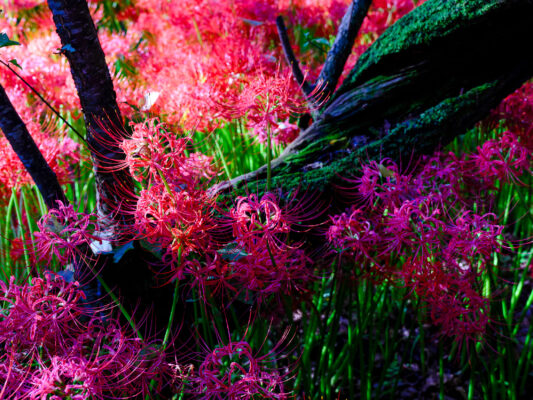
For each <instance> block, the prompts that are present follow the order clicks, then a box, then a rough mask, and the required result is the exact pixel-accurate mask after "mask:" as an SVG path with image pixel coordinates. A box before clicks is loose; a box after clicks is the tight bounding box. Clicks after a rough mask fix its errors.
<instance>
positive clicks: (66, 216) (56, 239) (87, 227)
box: [34, 201, 100, 264]
mask: <svg viewBox="0 0 533 400" xmlns="http://www.w3.org/2000/svg"><path fill="white" fill-rule="evenodd" d="M57 204H58V207H57V208H54V209H52V210H50V211H49V212H48V214H46V215H44V216H43V217H42V218H41V219H40V220H39V221H38V222H37V226H38V228H39V232H35V241H34V243H35V246H36V251H37V255H38V257H39V259H41V260H44V261H46V262H48V263H49V262H51V261H52V258H53V256H56V257H57V259H58V260H59V262H60V263H62V264H67V263H68V262H69V260H72V258H73V257H74V255H76V254H77V253H78V247H79V246H81V245H84V244H86V245H88V244H90V243H91V242H92V241H99V240H100V238H99V237H98V236H97V234H96V233H97V232H98V223H97V221H96V215H95V214H84V213H78V212H76V211H74V208H73V206H72V205H65V204H63V203H62V202H61V201H58V202H57Z"/></svg>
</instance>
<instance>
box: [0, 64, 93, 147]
mask: <svg viewBox="0 0 533 400" xmlns="http://www.w3.org/2000/svg"><path fill="white" fill-rule="evenodd" d="M0 64H2V65H3V66H4V67H6V68H7V69H8V70H10V71H11V72H12V73H13V74H14V75H15V76H16V77H17V78H19V79H20V80H21V81H22V83H24V84H25V85H26V86H27V87H28V88H29V89H30V90H31V91H32V92H33V93H35V95H36V96H37V97H38V98H39V99H41V101H42V102H43V103H44V104H45V105H46V106H47V107H48V108H49V109H50V110H51V111H52V112H53V113H54V114H55V115H57V117H58V118H59V119H60V120H61V121H63V122H64V123H65V125H67V126H68V127H69V128H70V129H72V131H73V132H74V133H75V134H76V136H78V137H79V138H80V139H81V140H83V141H84V142H86V140H85V138H84V137H83V135H82V134H81V133H79V132H78V130H77V129H76V128H74V127H73V126H72V125H71V124H70V123H69V122H68V121H67V120H66V119H65V118H63V116H62V115H61V114H60V113H59V111H57V110H56V109H55V108H54V107H53V106H52V105H51V104H50V103H49V102H48V101H47V100H46V99H45V98H44V97H43V96H42V95H41V93H39V92H38V91H37V89H35V88H34V87H33V86H32V85H30V84H29V82H28V81H27V80H26V79H24V78H23V77H22V76H21V75H20V74H19V73H18V72H17V71H15V70H14V69H13V68H12V67H11V65H9V64H8V63H6V62H5V61H4V60H0Z"/></svg>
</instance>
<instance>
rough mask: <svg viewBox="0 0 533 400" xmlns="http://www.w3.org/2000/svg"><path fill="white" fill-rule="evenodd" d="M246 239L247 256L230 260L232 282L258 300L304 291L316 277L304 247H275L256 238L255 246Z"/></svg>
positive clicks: (245, 249)
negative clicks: (251, 245)
mask: <svg viewBox="0 0 533 400" xmlns="http://www.w3.org/2000/svg"><path fill="white" fill-rule="evenodd" d="M250 244H251V242H247V244H246V246H245V247H244V251H245V252H246V253H245V254H246V255H245V256H243V257H240V258H238V259H237V260H235V261H233V262H231V263H230V264H231V266H232V268H231V278H232V279H231V281H233V282H235V286H237V287H239V288H243V289H244V290H245V291H246V292H247V294H250V293H252V294H254V295H255V296H256V299H257V301H258V302H262V301H263V300H265V299H267V298H268V297H269V296H272V295H281V294H285V295H289V294H291V293H292V294H294V292H301V291H304V290H305V288H306V286H307V283H308V282H310V281H311V280H313V279H314V278H315V277H314V275H313V273H312V271H311V268H310V266H311V265H312V260H311V259H310V258H309V257H308V256H307V255H306V254H305V252H304V251H303V250H302V249H298V248H291V247H288V246H283V247H273V246H270V245H269V244H268V242H267V241H266V240H263V239H257V240H256V241H255V242H254V245H253V247H249V246H250Z"/></svg>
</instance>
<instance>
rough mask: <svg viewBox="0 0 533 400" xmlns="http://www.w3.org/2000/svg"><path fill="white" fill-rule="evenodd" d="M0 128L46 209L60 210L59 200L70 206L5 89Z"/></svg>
mask: <svg viewBox="0 0 533 400" xmlns="http://www.w3.org/2000/svg"><path fill="white" fill-rule="evenodd" d="M0 128H1V129H2V132H4V135H5V136H6V138H7V140H8V141H9V144H10V145H11V147H12V148H13V150H14V151H15V153H16V154H17V156H18V157H19V159H20V161H22V164H23V165H24V168H26V171H28V173H29V174H30V176H31V177H32V179H33V181H34V182H35V184H36V185H37V187H38V188H39V191H40V192H41V195H42V196H43V199H44V202H45V203H46V206H47V207H48V208H49V209H51V208H56V207H57V203H56V201H57V200H59V201H62V202H63V203H64V204H67V203H68V201H67V199H66V197H65V194H64V193H63V190H62V189H61V186H60V185H59V182H58V180H57V176H56V174H55V172H54V171H52V168H50V166H49V165H48V163H47V162H46V160H45V159H44V157H43V155H42V154H41V152H40V151H39V148H38V147H37V144H35V141H34V140H33V138H32V137H31V135H30V133H29V132H28V129H27V128H26V125H25V124H24V122H23V121H22V119H21V118H20V116H19V115H18V113H17V111H16V110H15V108H14V107H13V104H11V101H10V100H9V98H8V97H7V94H6V92H5V90H4V88H3V87H2V86H0Z"/></svg>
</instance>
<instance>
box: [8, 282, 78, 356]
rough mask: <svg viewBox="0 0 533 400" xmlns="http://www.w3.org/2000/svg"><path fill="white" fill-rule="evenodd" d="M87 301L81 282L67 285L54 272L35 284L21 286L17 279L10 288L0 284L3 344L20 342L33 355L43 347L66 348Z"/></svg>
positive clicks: (20, 346) (21, 347)
mask: <svg viewBox="0 0 533 400" xmlns="http://www.w3.org/2000/svg"><path fill="white" fill-rule="evenodd" d="M82 298H85V296H84V294H83V292H82V291H81V290H80V289H79V285H78V283H77V282H74V283H67V282H65V281H64V280H63V278H61V277H60V276H54V275H53V274H51V273H47V274H45V276H44V278H34V279H33V280H32V283H31V284H28V283H26V284H24V285H17V284H15V280H14V277H12V278H11V280H10V282H9V284H8V285H6V284H5V283H4V282H2V281H0V302H3V303H4V306H3V307H4V313H5V317H4V318H3V319H2V320H0V342H5V343H17V346H18V348H20V349H25V351H26V352H30V353H31V352H32V351H34V350H35V349H36V348H37V347H39V346H46V347H48V348H49V349H55V348H57V347H58V346H63V345H64V344H65V343H64V339H65V335H67V334H69V333H70V332H72V331H73V330H74V329H76V324H77V321H78V319H79V318H80V316H81V315H82V314H85V313H87V310H85V311H83V310H82V308H81V305H80V299H82Z"/></svg>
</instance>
